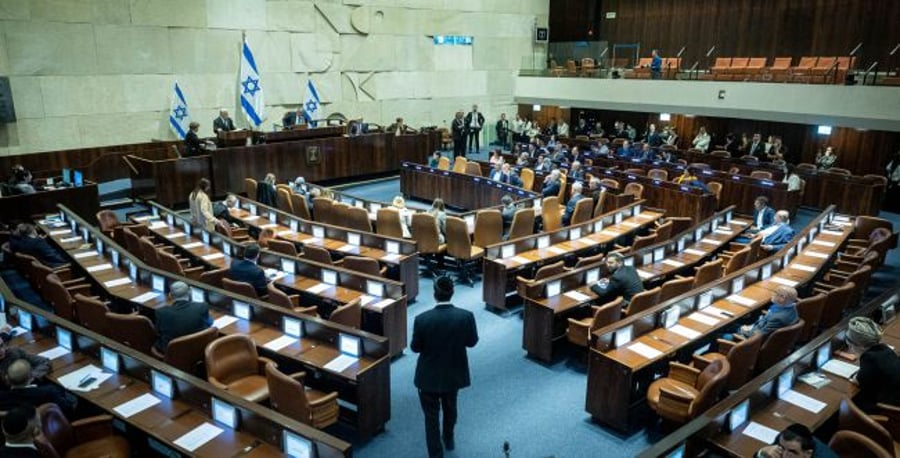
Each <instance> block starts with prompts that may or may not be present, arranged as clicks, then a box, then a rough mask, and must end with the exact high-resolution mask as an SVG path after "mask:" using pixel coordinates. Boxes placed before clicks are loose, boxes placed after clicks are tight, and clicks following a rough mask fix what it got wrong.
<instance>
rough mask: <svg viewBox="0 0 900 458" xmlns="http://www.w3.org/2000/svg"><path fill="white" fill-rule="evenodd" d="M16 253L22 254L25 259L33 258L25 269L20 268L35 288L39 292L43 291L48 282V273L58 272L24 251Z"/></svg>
mask: <svg viewBox="0 0 900 458" xmlns="http://www.w3.org/2000/svg"><path fill="white" fill-rule="evenodd" d="M16 255H19V256H22V257H23V258H22V259H23V260H24V259H30V260H31V262H30V263H29V264H28V265H26V266H25V267H24V271H22V269H20V271H22V274H23V275H25V278H27V279H28V280H29V281H30V282H31V283H32V285H33V286H34V288H35V289H36V290H37V291H38V292H41V291H42V290H43V288H44V285H45V284H47V275H50V274H55V273H56V272H55V271H54V270H53V269H51V268H50V267H48V266H47V265H45V264H44V263H42V262H41V261H38V260H37V259H35V258H34V257H33V256H29V255H27V254H22V253H16ZM26 257H27V258H26Z"/></svg>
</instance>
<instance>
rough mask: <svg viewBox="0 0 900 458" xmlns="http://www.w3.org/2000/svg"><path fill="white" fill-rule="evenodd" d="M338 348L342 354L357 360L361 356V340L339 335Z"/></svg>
mask: <svg viewBox="0 0 900 458" xmlns="http://www.w3.org/2000/svg"><path fill="white" fill-rule="evenodd" d="M338 348H339V349H340V351H341V353H342V354H345V355H347V356H352V357H354V358H359V357H360V355H362V340H360V338H359V337H356V336H351V335H347V334H343V333H341V334H339V335H338Z"/></svg>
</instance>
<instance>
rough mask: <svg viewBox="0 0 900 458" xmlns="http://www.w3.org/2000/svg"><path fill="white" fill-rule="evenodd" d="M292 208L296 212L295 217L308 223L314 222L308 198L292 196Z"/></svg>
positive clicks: (298, 195) (297, 195)
mask: <svg viewBox="0 0 900 458" xmlns="http://www.w3.org/2000/svg"><path fill="white" fill-rule="evenodd" d="M291 208H292V209H293V210H294V216H296V217H298V218H302V219H305V220H307V221H310V220H312V218H311V217H310V216H309V204H308V203H307V201H306V196H303V195H300V194H291Z"/></svg>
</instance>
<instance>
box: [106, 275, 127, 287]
mask: <svg viewBox="0 0 900 458" xmlns="http://www.w3.org/2000/svg"><path fill="white" fill-rule="evenodd" d="M129 283H131V279H130V278H128V277H122V278H116V279H115V280H110V281H105V282H103V286H105V287H107V288H115V287H116V286H122V285H127V284H129Z"/></svg>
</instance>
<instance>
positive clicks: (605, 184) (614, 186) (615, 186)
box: [600, 178, 619, 190]
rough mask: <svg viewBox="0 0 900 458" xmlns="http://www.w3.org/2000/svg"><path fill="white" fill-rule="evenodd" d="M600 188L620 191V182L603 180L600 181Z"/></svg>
mask: <svg viewBox="0 0 900 458" xmlns="http://www.w3.org/2000/svg"><path fill="white" fill-rule="evenodd" d="M600 186H603V187H605V188H606V189H615V190H618V189H619V182H618V181H617V180H614V179H612V178H602V179H601V180H600Z"/></svg>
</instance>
